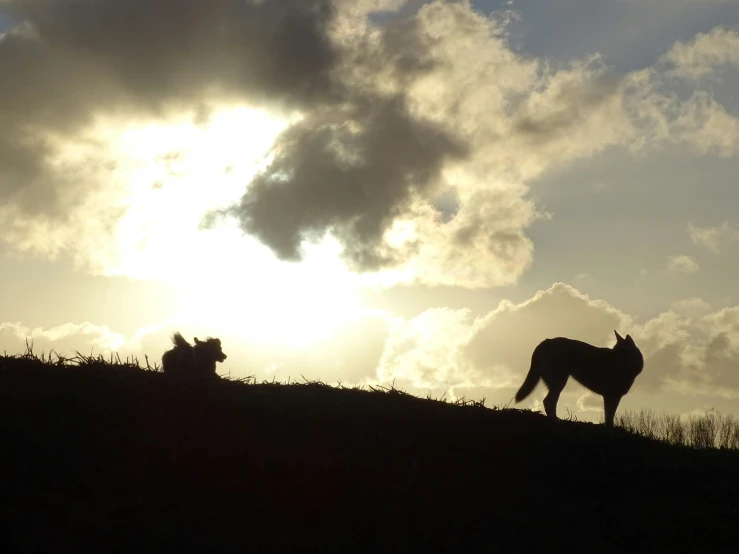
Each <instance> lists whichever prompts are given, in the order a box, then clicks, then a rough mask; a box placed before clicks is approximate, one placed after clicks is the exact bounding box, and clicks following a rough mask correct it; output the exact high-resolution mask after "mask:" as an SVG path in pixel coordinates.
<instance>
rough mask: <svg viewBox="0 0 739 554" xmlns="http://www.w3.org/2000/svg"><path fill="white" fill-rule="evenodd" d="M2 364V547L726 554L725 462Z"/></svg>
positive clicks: (725, 455) (386, 402)
mask: <svg viewBox="0 0 739 554" xmlns="http://www.w3.org/2000/svg"><path fill="white" fill-rule="evenodd" d="M88 366H89V367H87V368H78V369H70V368H62V367H51V366H48V365H44V364H41V363H40V362H38V361H29V360H21V359H12V358H2V357H0V449H1V450H0V526H2V528H3V532H2V534H1V535H0V541H2V543H3V544H0V551H1V552H100V553H112V552H178V553H179V552H182V553H189V552H207V553H219V552H234V553H235V552H265V553H272V552H336V553H364V552H377V553H386V552H387V553H389V552H399V553H400V552H403V553H406V552H439V551H444V552H504V553H508V552H536V553H545V552H567V553H571V552H590V553H603V552H739V453H737V452H730V451H717V450H711V451H708V450H707V451H696V450H690V449H687V448H684V447H681V448H680V447H670V446H666V445H663V444H660V443H656V442H653V441H649V440H646V439H642V438H640V437H636V436H632V435H628V434H626V433H625V432H623V431H619V430H617V431H616V432H615V433H614V434H613V435H607V434H605V433H604V432H603V430H602V429H601V428H600V427H599V426H596V425H592V424H586V423H571V422H560V423H559V424H557V425H554V424H552V423H551V422H549V421H547V420H546V419H545V418H544V417H543V416H541V415H539V414H534V413H531V412H523V411H517V410H488V409H485V408H480V407H469V406H468V407H460V406H453V405H449V404H445V403H441V402H437V401H432V400H424V399H418V398H414V397H410V396H407V395H404V394H400V393H397V392H391V393H384V392H369V391H357V390H337V389H332V388H329V387H326V386H321V385H290V386H287V385H247V384H243V383H236V382H226V381H223V382H220V383H216V384H215V385H213V386H209V387H205V388H204V387H193V386H186V385H183V384H177V383H172V382H170V381H168V380H167V379H165V378H164V376H163V375H162V374H159V373H155V372H149V371H139V370H133V369H127V368H125V367H119V368H115V367H95V365H94V364H88Z"/></svg>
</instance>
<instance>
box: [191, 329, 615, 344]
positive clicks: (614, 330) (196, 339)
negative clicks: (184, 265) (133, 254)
mask: <svg viewBox="0 0 739 554" xmlns="http://www.w3.org/2000/svg"><path fill="white" fill-rule="evenodd" d="M613 332H614V333H616V341H617V342H623V340H624V338H623V337H622V336H621V335H619V334H618V331H616V330H615V329H614V330H613ZM196 340H197V339H196Z"/></svg>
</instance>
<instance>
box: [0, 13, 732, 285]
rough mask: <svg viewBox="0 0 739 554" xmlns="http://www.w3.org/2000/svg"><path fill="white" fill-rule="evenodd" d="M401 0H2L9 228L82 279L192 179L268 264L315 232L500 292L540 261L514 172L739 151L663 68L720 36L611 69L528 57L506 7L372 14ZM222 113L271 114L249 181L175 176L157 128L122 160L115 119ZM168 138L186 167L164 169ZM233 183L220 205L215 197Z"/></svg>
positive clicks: (298, 249)
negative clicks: (592, 160) (673, 151)
mask: <svg viewBox="0 0 739 554" xmlns="http://www.w3.org/2000/svg"><path fill="white" fill-rule="evenodd" d="M404 5H405V2H403V1H401V0H366V1H363V2H349V1H345V0H342V1H339V0H335V1H330V0H282V1H280V2H275V1H270V2H260V1H256V0H250V1H241V0H213V1H211V2H202V1H200V0H182V1H180V2H176V3H173V2H170V1H169V0H91V1H90V2H87V3H85V13H86V16H85V17H84V18H81V17H79V13H78V10H77V7H78V3H77V2H76V1H75V0H55V1H53V2H52V1H50V0H10V1H9V2H5V3H4V6H5V7H6V9H8V10H9V11H10V12H11V13H12V14H13V16H14V18H15V20H16V21H17V22H18V25H17V26H16V28H15V29H14V30H13V31H11V32H9V33H6V34H5V35H4V36H3V38H2V39H0V72H2V73H3V74H4V75H13V79H3V80H2V82H1V83H0V108H1V109H0V200H2V203H3V206H4V207H3V208H2V209H0V225H2V227H3V230H4V233H3V236H4V238H5V240H6V241H10V242H12V243H13V244H14V245H15V246H16V248H19V249H23V250H29V251H34V252H39V253H42V254H43V255H47V256H53V255H58V254H59V253H69V254H70V255H72V256H76V257H77V260H78V262H79V263H80V264H81V265H85V266H87V267H88V268H90V267H92V268H93V269H94V270H96V271H101V269H100V268H103V271H104V269H105V268H110V267H112V266H116V265H117V266H118V267H119V266H120V265H122V264H121V258H126V257H127V256H130V252H131V251H135V250H137V249H141V248H146V246H141V244H143V243H147V241H148V242H156V238H155V237H153V236H152V235H153V233H152V232H150V229H151V228H152V227H156V225H155V223H152V219H156V218H155V217H153V216H152V217H148V216H151V213H149V212H152V211H154V210H153V207H156V208H157V210H158V209H160V208H161V205H163V204H165V202H162V201H161V197H162V194H160V193H161V192H162V190H165V191H166V190H184V189H186V188H187V186H190V185H191V184H192V183H187V179H188V175H189V174H190V173H192V174H193V175H195V174H197V177H189V178H190V179H196V180H197V182H198V183H200V184H199V185H198V186H199V187H200V191H201V193H200V195H194V196H196V198H197V200H199V201H200V202H199V203H198V204H197V205H198V207H199V209H200V211H201V213H200V215H202V211H205V210H215V211H216V212H217V213H221V214H226V215H228V216H230V217H232V218H233V219H234V220H235V222H236V223H237V224H238V226H239V227H240V229H241V230H242V231H244V232H246V233H248V234H250V235H251V236H253V237H256V238H258V239H259V240H260V241H261V242H262V243H264V244H265V245H267V246H268V247H269V248H270V249H271V250H272V252H273V253H274V254H275V255H276V256H277V257H278V258H280V259H283V260H291V261H295V260H301V259H303V257H304V255H305V249H304V248H303V247H304V245H305V243H306V241H307V242H321V240H322V239H323V238H325V235H327V234H329V235H332V237H333V239H335V240H336V241H338V243H339V244H340V245H341V247H342V249H343V258H344V260H345V261H346V262H347V263H348V264H349V266H350V267H351V268H352V269H354V270H356V271H360V272H369V273H376V272H379V274H380V275H379V276H378V279H380V280H381V281H382V282H383V283H393V282H399V281H405V282H408V281H410V282H420V283H426V284H432V285H437V284H443V285H453V286H464V287H471V288H482V287H490V286H499V285H506V284H512V283H515V282H516V281H517V279H518V278H519V277H520V276H521V275H522V274H523V272H524V271H526V269H527V268H528V267H530V265H531V263H532V259H533V244H532V242H531V240H530V239H529V238H528V237H527V235H526V232H527V229H528V228H529V226H530V225H531V224H532V223H533V222H534V221H536V220H537V219H539V218H541V217H543V214H542V213H540V211H539V209H538V208H537V206H536V204H535V203H534V201H533V199H532V198H530V197H529V189H528V184H529V183H530V182H531V181H532V180H533V179H536V178H538V177H540V176H541V175H542V174H543V173H544V172H546V171H549V170H551V169H553V168H556V167H561V166H565V165H567V164H569V163H572V162H573V161H575V160H578V159H582V158H587V157H590V156H594V155H596V154H598V153H601V152H603V151H605V150H606V149H608V148H612V147H617V146H621V147H627V148H629V149H631V150H632V151H635V152H636V151H644V150H645V149H647V148H660V147H661V146H664V145H665V144H670V143H683V142H687V143H689V144H691V145H693V146H694V147H695V148H696V150H697V151H698V152H699V153H706V154H709V153H716V154H718V155H722V156H728V155H733V154H732V153H734V152H736V150H737V147H738V145H739V138H737V137H739V126H738V125H737V123H736V118H734V117H733V116H732V115H731V114H730V113H729V112H728V111H727V110H726V109H725V108H724V107H723V106H722V105H721V104H720V103H718V102H717V101H716V100H715V99H714V97H713V96H712V95H711V94H710V91H709V90H703V89H701V90H696V91H695V94H693V95H692V96H691V97H690V98H688V99H687V100H681V98H680V97H679V95H677V94H675V91H674V86H673V84H672V83H671V81H670V79H669V78H668V72H669V71H671V70H675V68H682V69H680V71H681V72H678V73H679V75H680V76H685V75H689V74H690V70H689V68H691V67H693V65H695V66H696V67H698V65H696V64H697V63H698V62H695V63H694V62H693V61H690V60H699V61H700V63H703V61H705V60H707V63H708V65H709V66H710V67H711V68H712V69H711V71H718V70H719V69H720V68H721V67H723V66H726V65H731V64H733V63H734V58H733V57H732V56H733V55H732V54H730V53H727V54H725V55H724V57H721V55H719V54H718V53H716V52H719V51H720V49H721V48H726V49H727V52H728V48H729V47H730V46H731V45H732V44H733V42H732V41H733V40H734V34H732V32H729V31H715V32H714V33H713V34H711V36H712V37H713V38H712V39H711V41H708V42H707V39H705V38H703V37H698V38H697V39H696V41H695V44H692V45H680V44H677V45H675V47H674V48H673V50H671V53H670V54H669V55H668V56H666V57H665V58H663V59H662V60H661V61H660V62H659V63H658V64H657V65H655V66H653V67H651V68H647V69H645V70H640V71H635V72H630V73H627V74H624V75H619V74H617V73H615V72H614V71H613V69H612V68H610V67H609V66H608V65H607V64H606V63H605V61H604V60H603V58H602V57H600V56H598V55H593V56H589V57H586V58H584V59H579V60H572V61H570V62H568V63H566V64H557V63H554V62H551V61H548V60H545V59H538V58H534V57H532V56H529V55H527V54H526V53H524V52H521V51H519V50H517V49H516V48H514V47H513V46H512V45H511V42H510V40H509V36H508V33H509V30H508V27H507V24H508V22H509V21H510V19H511V16H510V14H507V13H503V14H501V13H497V14H494V15H493V16H491V17H488V16H486V15H484V14H483V13H481V12H479V11H476V10H475V9H474V8H473V6H472V4H471V3H469V2H443V1H440V0H437V1H434V2H431V3H428V4H425V5H423V6H421V7H420V8H418V9H410V8H409V9H407V10H404V11H401V12H399V13H398V14H396V15H395V16H393V17H389V18H381V19H378V18H373V17H372V13H373V12H376V11H397V10H400V8H401V7H403V6H404ZM378 21H381V22H378ZM714 35H715V36H714ZM709 43H711V44H714V46H712V47H710V48H709V46H707V44H709ZM686 52H688V53H686ZM698 52H702V54H700V55H699V54H698ZM710 52H714V53H713V54H710V55H709V54H707V53H710ZM701 56H702V57H701ZM706 56H707V57H706ZM685 60H687V61H685ZM691 64H692V65H691ZM686 68H688V69H686ZM701 86H703V85H702V84H701ZM52 91H53V92H52ZM236 105H248V106H251V107H253V108H256V109H259V110H263V111H266V112H269V113H270V114H272V115H273V116H274V117H276V118H277V119H280V120H281V121H282V122H283V123H284V126H283V127H282V130H281V132H278V133H274V134H273V133H271V132H270V133H267V132H265V133H264V141H265V148H267V149H268V150H269V151H268V152H267V155H266V157H265V158H263V159H261V160H260V161H259V162H258V163H255V164H253V165H250V166H249V171H247V170H242V171H236V172H234V171H233V168H234V167H235V166H238V165H239V164H240V163H241V162H242V161H243V157H244V156H241V155H239V152H238V151H236V150H233V151H231V153H230V159H229V160H225V159H224V160H222V162H223V163H219V164H217V166H216V164H213V165H212V166H208V170H207V171H200V172H196V171H194V170H192V166H189V168H188V169H187V170H186V171H175V170H173V168H174V167H175V166H177V165H178V164H180V165H182V166H184V167H188V165H187V163H186V160H187V159H188V157H189V156H195V155H196V154H194V153H193V152H191V151H189V150H188V148H182V149H180V150H181V151H180V150H178V149H177V148H174V149H173V148H172V147H171V146H170V145H169V143H171V142H176V141H171V140H157V139H152V140H149V141H148V145H149V146H148V149H149V150H148V151H147V152H146V155H141V156H133V155H131V156H129V155H127V154H126V152H121V142H123V143H125V142H126V141H125V140H123V139H121V135H123V134H125V130H126V125H128V126H129V127H130V126H137V127H138V128H139V129H146V128H149V127H151V126H152V124H153V123H156V124H160V125H162V126H166V125H170V124H172V125H173V122H175V121H177V122H180V123H181V120H183V119H186V120H189V122H190V126H191V127H196V128H199V129H201V130H203V132H206V131H207V130H208V129H209V126H210V125H211V124H212V123H213V121H214V119H216V116H217V115H218V114H219V113H221V112H220V111H219V110H225V109H231V108H233V107H234V106H236ZM123 122H126V123H125V125H124V123H123ZM246 126H247V127H248V125H246ZM246 131H248V129H245V130H243V129H242V131H241V132H242V133H243V134H247V133H246ZM188 132H190V131H188ZM173 133H174V132H173ZM155 134H156V133H155V132H154V131H151V136H155ZM174 134H175V135H177V133H174ZM243 134H233V133H232V134H231V136H232V137H235V138H232V139H231V140H230V141H228V142H229V143H234V142H236V143H238V142H239V141H240V140H242V136H243ZM171 135H172V133H170V136H171ZM136 136H137V137H139V138H141V137H142V135H136ZM275 137H276V138H275ZM273 139H274V140H273ZM129 142H130V141H129ZM132 142H134V143H136V144H138V143H140V142H141V141H132ZM165 145H166V147H165ZM270 145H271V148H270ZM206 147H207V145H206V146H203V145H202V144H201V145H199V146H198V147H197V148H201V149H202V148H206ZM193 148H195V147H193ZM124 150H125V149H124ZM173 150H177V151H178V152H180V153H179V156H180V158H178V159H177V160H178V161H177V162H172V161H169V162H168V161H167V160H171V159H170V158H166V156H168V155H171V154H172V151H173ZM254 151H256V150H254ZM211 154H212V153H211V152H209V156H210V155H211ZM251 154H252V150H249V155H251ZM219 159H220V158H219ZM226 168H230V170H229V171H227V170H226ZM255 172H256V174H255ZM225 174H228V175H229V177H228V179H226V180H227V181H228V183H229V185H228V187H229V191H230V192H229V194H228V195H226V194H221V193H220V192H214V191H221V188H220V185H221V184H222V183H223V182H224V179H225V177H224V175H225ZM239 180H241V181H239ZM234 182H239V183H240V189H239V191H238V192H237V193H235V194H232V193H233V188H231V187H232V185H233V183H234ZM202 183H207V185H205V184H202ZM183 184H187V186H183ZM169 185H172V186H169ZM216 185H217V186H216ZM193 186H195V185H193ZM208 195H210V196H208ZM216 195H218V201H217V202H202V199H203V198H204V197H206V196H207V197H208V198H211V199H212V197H214V196H216ZM134 196H135V200H134V199H132V198H133V197H134ZM173 196H176V195H173ZM173 201H176V199H174V198H173ZM226 206H230V207H228V208H227V209H224V208H225V207H226ZM92 210H95V215H96V217H94V218H92V217H90V215H89V214H90V213H91V212H92ZM141 213H146V214H148V216H147V217H142V216H141ZM166 213H167V214H168V217H169V216H171V215H172V212H171V211H168V212H166ZM157 215H158V214H157ZM177 224H178V225H181V226H182V227H181V228H182V229H189V227H188V226H191V227H194V225H193V224H192V223H191V222H190V221H189V220H188V221H187V223H184V222H178V223H177ZM171 226H173V227H174V223H173V224H171ZM157 229H159V228H157ZM178 229H179V228H178ZM159 230H160V229H159ZM140 243H141V244H140Z"/></svg>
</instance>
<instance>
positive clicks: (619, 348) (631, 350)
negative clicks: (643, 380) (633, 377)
mask: <svg viewBox="0 0 739 554" xmlns="http://www.w3.org/2000/svg"><path fill="white" fill-rule="evenodd" d="M613 332H614V333H615V334H616V344H615V345H614V346H613V350H614V351H615V352H619V353H622V355H623V356H624V357H625V358H627V359H628V360H629V367H631V368H632V369H633V370H634V371H635V372H636V373H637V374H638V373H641V370H642V369H643V368H644V356H642V353H641V350H639V348H638V347H637V346H636V343H635V342H634V339H632V338H631V335H626V338H623V337H622V336H621V335H619V334H618V331H616V330H615V329H614V330H613Z"/></svg>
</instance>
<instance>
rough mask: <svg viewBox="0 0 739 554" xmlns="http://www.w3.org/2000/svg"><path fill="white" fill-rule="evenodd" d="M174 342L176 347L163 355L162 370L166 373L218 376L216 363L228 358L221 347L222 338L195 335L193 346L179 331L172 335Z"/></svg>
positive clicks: (202, 376) (185, 376)
mask: <svg viewBox="0 0 739 554" xmlns="http://www.w3.org/2000/svg"><path fill="white" fill-rule="evenodd" d="M172 342H173V343H174V345H175V346H174V348H172V349H171V350H167V351H166V352H165V353H164V355H163V356H162V371H164V373H165V374H167V375H170V376H172V377H179V378H196V379H198V378H200V379H202V378H213V377H218V374H217V373H216V363H218V362H222V361H224V360H225V359H226V358H227V356H226V354H224V353H223V350H222V348H221V340H220V339H216V338H210V337H208V338H207V339H206V340H204V341H201V340H198V338H197V337H195V346H193V345H191V344H190V343H189V342H187V341H186V340H185V338H184V337H183V336H182V334H181V333H180V332H179V331H178V332H176V333H175V334H174V335H172Z"/></svg>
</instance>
